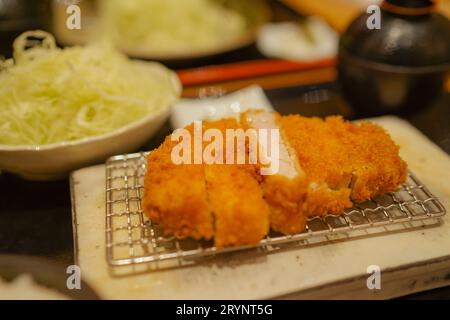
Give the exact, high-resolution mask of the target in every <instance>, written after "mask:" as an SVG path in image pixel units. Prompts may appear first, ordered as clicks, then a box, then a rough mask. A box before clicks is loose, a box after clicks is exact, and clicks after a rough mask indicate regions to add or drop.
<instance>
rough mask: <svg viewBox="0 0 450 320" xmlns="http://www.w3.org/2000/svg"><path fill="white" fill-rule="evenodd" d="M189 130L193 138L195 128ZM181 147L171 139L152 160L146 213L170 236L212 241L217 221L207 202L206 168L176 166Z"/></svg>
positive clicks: (149, 161)
mask: <svg viewBox="0 0 450 320" xmlns="http://www.w3.org/2000/svg"><path fill="white" fill-rule="evenodd" d="M186 129H187V130H188V131H189V132H190V133H191V134H192V136H193V132H194V126H193V125H190V126H188V127H186ZM177 144H178V142H176V141H175V142H173V141H171V136H168V137H167V138H166V139H165V141H164V143H163V144H162V145H161V146H160V147H159V148H157V149H156V150H154V151H152V152H151V153H150V154H149V156H148V160H147V173H146V176H145V179H144V190H145V191H144V198H143V208H144V213H145V214H146V215H147V216H148V217H149V218H150V219H152V220H154V221H156V222H158V223H160V224H161V225H162V227H163V229H164V233H165V234H166V235H172V234H173V235H174V236H175V237H177V238H185V237H192V238H194V239H211V238H212V237H213V235H214V228H213V217H212V214H211V208H210V206H209V204H208V201H207V193H206V184H205V176H204V168H203V165H202V164H179V165H176V164H174V162H173V161H172V159H171V153H172V149H173V148H174V147H175V145H177Z"/></svg>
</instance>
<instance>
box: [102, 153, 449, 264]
mask: <svg viewBox="0 0 450 320" xmlns="http://www.w3.org/2000/svg"><path fill="white" fill-rule="evenodd" d="M146 156H147V154H146V153H137V154H130V155H124V156H116V157H113V158H110V159H109V160H108V161H107V163H106V249H107V259H108V263H109V264H110V265H111V266H128V265H132V266H136V265H138V264H146V265H147V266H148V267H149V269H152V270H155V269H165V268H172V267H177V266H182V265H186V264H193V263H198V262H199V261H201V260H202V259H198V258H200V257H207V256H214V255H218V254H222V253H226V252H231V251H237V250H243V249H250V248H252V249H254V250H259V251H264V252H273V251H277V250H280V249H282V248H291V247H302V246H311V245H318V244H326V243H331V242H334V241H342V240H348V239H354V238H359V237H367V236H374V235H381V234H387V233H392V232H401V231H410V230H414V229H418V228H424V227H433V226H437V225H439V224H440V223H441V219H440V218H439V217H441V216H443V215H445V208H444V207H443V205H442V204H441V203H440V202H439V200H438V199H437V198H436V197H434V196H433V195H432V194H431V192H430V191H429V190H428V189H427V188H426V187H425V186H424V185H423V184H421V183H420V182H419V181H418V179H417V178H416V177H414V175H412V174H411V173H410V174H409V176H408V179H407V181H406V183H405V184H404V185H403V186H402V187H401V188H400V190H398V191H397V192H395V193H390V194H387V195H384V196H381V197H378V198H377V199H375V200H373V201H368V202H365V203H362V204H358V205H356V206H355V207H353V208H351V209H349V210H346V211H345V213H344V214H343V215H340V216H334V215H328V216H325V217H322V218H313V219H311V220H309V221H308V223H307V227H306V230H305V231H304V232H302V233H299V234H296V235H291V236H286V235H282V234H277V233H270V234H269V235H268V236H266V237H265V239H263V240H262V241H261V242H260V243H259V244H257V245H256V246H241V247H233V248H226V249H221V250H217V249H216V248H215V247H214V244H213V243H212V242H211V241H195V240H192V239H185V240H178V239H176V238H174V237H166V236H164V234H163V230H162V228H161V227H160V226H159V225H157V224H156V223H154V222H152V221H151V220H150V219H148V218H147V217H146V216H145V215H144V214H143V210H142V207H141V197H142V194H143V180H144V175H145V172H146ZM150 265H151V268H150Z"/></svg>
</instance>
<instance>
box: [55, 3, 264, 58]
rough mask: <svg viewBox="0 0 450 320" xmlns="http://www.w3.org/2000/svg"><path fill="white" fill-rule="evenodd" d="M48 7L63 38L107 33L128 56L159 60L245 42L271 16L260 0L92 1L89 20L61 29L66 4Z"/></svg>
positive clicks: (84, 38) (87, 8)
mask: <svg viewBox="0 0 450 320" xmlns="http://www.w3.org/2000/svg"><path fill="white" fill-rule="evenodd" d="M80 5H83V3H82V4H80ZM53 10H54V20H53V30H54V32H55V35H56V37H57V38H58V41H60V42H62V43H67V44H74V43H78V44H80V43H85V42H86V41H89V40H92V39H98V38H106V39H108V40H109V41H111V42H112V43H113V44H114V45H115V46H116V47H117V48H119V49H120V50H121V51H123V52H125V53H127V54H128V55H129V56H133V57H137V58H146V59H154V60H159V61H171V60H184V59H196V58H202V57H207V56H213V55H216V54H220V53H224V52H228V51H232V50H235V49H238V48H241V47H245V46H247V45H249V44H251V43H252V42H254V41H255V39H256V35H257V33H258V30H259V28H260V27H261V25H262V24H264V23H265V22H266V21H267V20H268V17H269V15H270V13H269V9H268V7H267V3H266V2H265V1H264V0H245V1H242V0H182V1H180V0H127V1H123V0H97V1H95V5H94V3H93V2H87V3H86V2H85V3H84V6H83V7H82V8H81V10H82V11H83V15H89V16H90V17H91V18H90V20H89V21H90V23H89V24H86V25H85V26H83V28H82V29H80V30H76V32H73V31H72V30H68V29H67V28H66V19H67V13H66V6H64V5H62V4H61V3H59V2H57V1H55V2H54V6H53Z"/></svg>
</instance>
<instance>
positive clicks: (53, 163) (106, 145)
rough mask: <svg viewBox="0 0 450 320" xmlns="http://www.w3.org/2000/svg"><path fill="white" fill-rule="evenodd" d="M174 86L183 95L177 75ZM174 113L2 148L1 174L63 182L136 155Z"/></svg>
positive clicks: (165, 110) (164, 112)
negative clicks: (78, 136)
mask: <svg viewBox="0 0 450 320" xmlns="http://www.w3.org/2000/svg"><path fill="white" fill-rule="evenodd" d="M139 63H142V62H139ZM173 85H174V87H175V88H176V90H177V91H178V93H180V92H181V84H180V82H179V80H178V78H177V77H176V75H175V74H174V76H173ZM170 110H171V106H170V105H167V106H164V107H163V108H162V109H161V110H160V111H158V112H156V113H152V114H149V115H147V116H146V117H144V118H142V119H140V120H138V121H135V122H132V123H130V124H128V125H126V126H124V127H122V128H119V129H117V130H114V131H112V132H110V133H107V134H103V135H98V136H92V137H87V138H84V139H80V140H75V141H67V142H60V143H55V144H49V145H41V146H7V145H0V170H4V171H8V172H12V173H15V174H18V175H20V176H22V177H23V178H25V179H29V180H55V179H59V178H63V177H65V176H66V175H67V174H68V173H70V171H73V170H75V169H79V168H82V167H85V166H89V165H93V164H96V163H100V162H104V161H105V159H107V158H108V157H110V156H112V155H116V154H124V153H129V152H132V151H135V150H136V149H138V148H139V147H141V146H142V145H144V144H145V142H146V141H148V140H149V139H150V138H151V137H152V136H153V135H154V134H155V132H156V131H158V130H159V129H160V128H161V126H162V125H163V124H164V122H165V121H166V120H167V118H168V117H169V114H170Z"/></svg>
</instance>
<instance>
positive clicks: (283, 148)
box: [241, 111, 308, 234]
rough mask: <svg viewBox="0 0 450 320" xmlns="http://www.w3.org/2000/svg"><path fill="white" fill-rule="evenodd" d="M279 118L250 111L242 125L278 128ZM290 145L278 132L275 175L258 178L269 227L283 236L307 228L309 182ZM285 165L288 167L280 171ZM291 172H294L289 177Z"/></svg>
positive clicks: (276, 115)
mask: <svg viewBox="0 0 450 320" xmlns="http://www.w3.org/2000/svg"><path fill="white" fill-rule="evenodd" d="M280 118H281V116H280V115H279V114H278V113H273V114H271V116H269V117H267V113H266V112H264V111H249V112H246V113H244V114H242V116H241V124H242V125H243V126H244V127H245V128H246V129H247V128H255V127H258V128H259V129H261V128H266V129H267V128H278V129H280V128H279V121H280ZM291 153H294V150H292V148H291V146H290V145H289V142H288V141H287V139H286V137H285V136H284V133H283V132H282V130H280V143H279V156H280V159H279V160H280V161H279V166H280V168H279V172H278V174H275V175H265V176H261V179H260V181H261V188H262V190H263V193H264V199H265V200H266V202H267V203H268V205H269V207H270V226H271V228H272V229H273V230H275V231H278V232H281V233H284V234H296V233H299V232H302V231H303V230H304V229H305V227H306V218H305V216H304V214H303V211H302V209H303V202H304V201H305V197H306V188H307V185H308V181H307V180H306V176H305V174H304V172H303V171H302V169H301V168H300V166H299V164H298V161H297V159H296V157H295V154H294V155H292V154H291ZM282 166H285V167H287V168H282ZM292 171H294V172H295V173H294V174H292Z"/></svg>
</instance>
